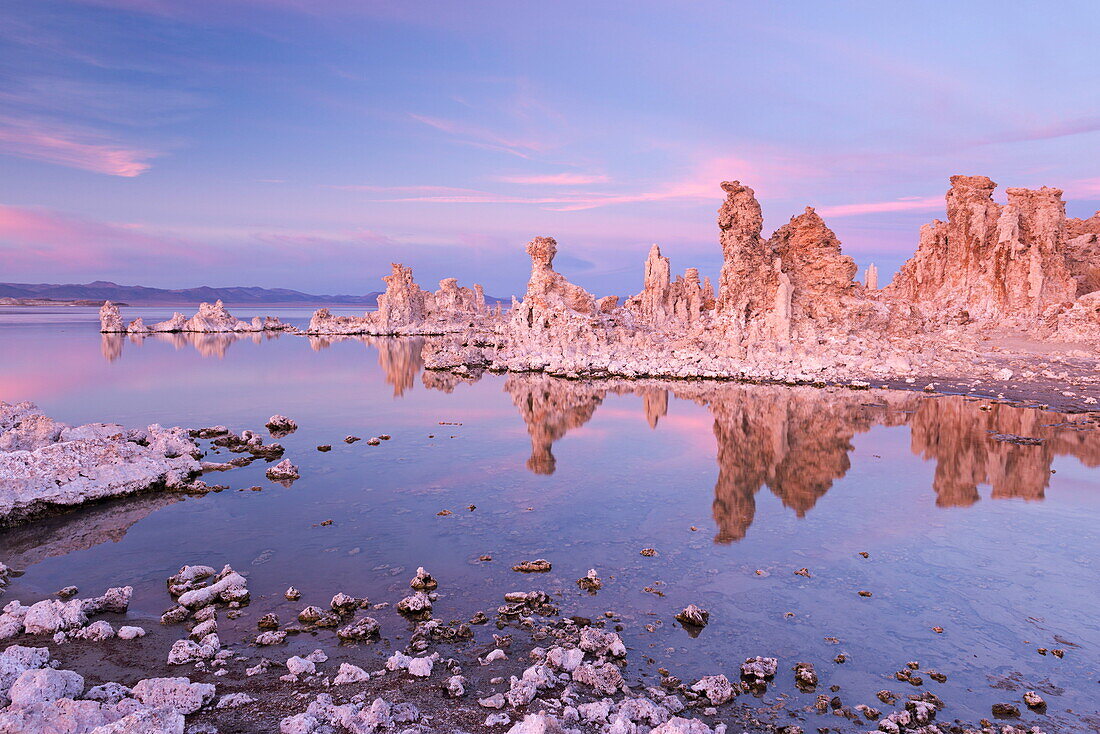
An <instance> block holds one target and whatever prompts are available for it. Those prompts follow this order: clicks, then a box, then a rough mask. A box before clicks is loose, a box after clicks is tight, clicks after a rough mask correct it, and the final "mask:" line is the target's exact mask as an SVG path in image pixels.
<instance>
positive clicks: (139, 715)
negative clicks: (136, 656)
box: [0, 645, 215, 734]
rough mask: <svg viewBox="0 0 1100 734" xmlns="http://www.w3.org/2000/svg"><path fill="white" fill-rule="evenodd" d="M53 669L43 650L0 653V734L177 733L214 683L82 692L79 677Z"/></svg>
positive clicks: (163, 682) (16, 648) (152, 681)
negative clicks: (42, 733) (11, 733)
mask: <svg viewBox="0 0 1100 734" xmlns="http://www.w3.org/2000/svg"><path fill="white" fill-rule="evenodd" d="M55 665H57V663H56V662H53V661H51V660H50V651H49V650H48V649H47V648H44V647H23V646H20V645H11V646H10V647H8V648H7V649H6V650H4V651H3V652H0V705H3V706H4V708H0V731H4V732H32V731H34V732H90V733H91V734H123V733H124V732H143V734H179V733H180V732H182V731H183V730H184V716H186V715H187V714H191V713H194V712H195V711H198V710H199V709H200V708H202V707H203V706H206V705H207V704H209V703H211V702H212V701H213V699H214V693H215V688H214V686H213V685H211V684H209V683H192V682H191V680H190V679H188V678H147V679H145V680H140V681H138V682H137V683H136V684H134V686H133V688H127V687H125V686H122V685H119V684H118V683H105V684H102V685H98V686H92V687H90V688H86V685H85V681H84V677H83V676H82V675H80V674H78V673H75V672H73V671H71V670H63V669H60V668H57V667H52V666H55Z"/></svg>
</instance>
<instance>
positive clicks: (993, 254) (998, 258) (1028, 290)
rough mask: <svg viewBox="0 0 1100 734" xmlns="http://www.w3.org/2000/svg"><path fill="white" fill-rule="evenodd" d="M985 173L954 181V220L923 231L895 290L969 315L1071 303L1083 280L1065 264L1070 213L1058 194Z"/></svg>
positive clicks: (1022, 314) (1010, 314)
mask: <svg viewBox="0 0 1100 734" xmlns="http://www.w3.org/2000/svg"><path fill="white" fill-rule="evenodd" d="M994 188H996V184H995V183H993V181H991V180H990V179H989V178H987V177H985V176H952V177H951V190H950V191H948V192H947V221H946V222H941V221H939V220H936V221H934V222H932V223H931V224H926V225H925V226H924V227H922V228H921V236H920V244H919V245H918V247H917V252H916V254H915V255H914V256H913V257H912V258H911V259H909V260H908V261H906V263H905V264H904V265H902V267H901V269H900V270H899V271H898V273H897V275H896V276H895V277H894V281H893V283H892V284H891V290H892V291H893V292H894V293H895V294H897V295H898V296H899V297H902V298H905V299H908V300H910V301H913V302H915V303H918V304H925V305H926V306H927V307H928V308H929V310H935V311H939V312H943V311H945V310H949V309H950V310H953V311H955V312H965V317H964V318H986V319H993V318H1017V319H1019V318H1027V317H1034V316H1037V315H1039V314H1041V313H1042V312H1043V311H1045V310H1046V309H1047V308H1049V307H1050V306H1054V305H1058V304H1063V303H1067V302H1072V301H1073V300H1074V297H1075V296H1076V294H1077V282H1076V281H1075V280H1074V279H1073V276H1072V275H1071V274H1070V271H1069V268H1068V267H1067V265H1066V255H1065V239H1066V216H1065V205H1064V204H1063V203H1062V192H1061V190H1059V189H1052V188H1047V187H1043V188H1041V189H1037V190H1029V189H1021V188H1012V189H1008V190H1007V194H1008V203H1007V204H1006V205H1004V206H1002V205H1000V204H998V203H996V202H994V201H993V190H994Z"/></svg>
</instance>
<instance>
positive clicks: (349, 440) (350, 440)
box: [344, 436, 363, 443]
mask: <svg viewBox="0 0 1100 734" xmlns="http://www.w3.org/2000/svg"><path fill="white" fill-rule="evenodd" d="M362 440H363V439H361V438H359V437H358V436H347V437H345V438H344V443H355V442H356V441H362Z"/></svg>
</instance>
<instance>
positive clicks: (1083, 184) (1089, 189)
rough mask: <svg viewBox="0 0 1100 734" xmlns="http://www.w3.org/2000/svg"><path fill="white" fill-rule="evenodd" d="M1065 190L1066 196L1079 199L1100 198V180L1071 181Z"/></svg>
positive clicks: (1083, 179)
mask: <svg viewBox="0 0 1100 734" xmlns="http://www.w3.org/2000/svg"><path fill="white" fill-rule="evenodd" d="M1063 189H1064V190H1065V192H1066V196H1068V197H1070V198H1078V199H1096V198H1100V178H1079V179H1077V180H1076V181H1070V182H1069V183H1068V184H1066V185H1065V186H1064V187H1063Z"/></svg>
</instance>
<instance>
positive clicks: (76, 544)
mask: <svg viewBox="0 0 1100 734" xmlns="http://www.w3.org/2000/svg"><path fill="white" fill-rule="evenodd" d="M180 500H181V497H180V495H177V494H165V493H153V494H143V495H139V496H136V497H127V498H124V499H120V500H113V501H108V502H104V503H100V504H93V505H91V506H89V507H85V508H81V509H80V510H78V511H76V512H72V513H67V514H63V515H59V516H57V517H46V518H42V519H40V520H38V521H36V522H34V523H31V524H29V525H21V526H17V527H14V528H6V529H5V530H4V562H5V563H7V564H8V565H9V566H11V567H12V568H27V567H28V566H33V565H34V564H36V563H39V562H40V561H43V560H45V559H47V558H52V557H54V556H65V555H68V554H69V553H73V552H75V551H80V550H85V549H88V548H93V547H95V546H97V545H100V544H101V543H117V542H118V541H119V540H121V539H122V537H123V536H124V535H126V531H128V530H129V529H130V527H131V526H132V525H134V524H135V523H137V522H138V521H140V520H144V519H145V518H146V517H148V516H149V515H151V514H152V513H154V512H156V511H157V510H160V509H162V508H164V507H167V506H169V505H173V504H175V503H177V502H179V501H180Z"/></svg>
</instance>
